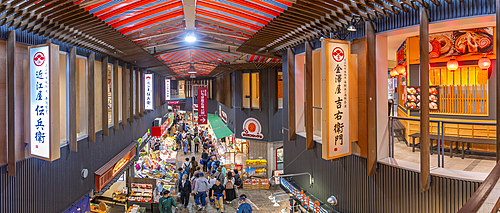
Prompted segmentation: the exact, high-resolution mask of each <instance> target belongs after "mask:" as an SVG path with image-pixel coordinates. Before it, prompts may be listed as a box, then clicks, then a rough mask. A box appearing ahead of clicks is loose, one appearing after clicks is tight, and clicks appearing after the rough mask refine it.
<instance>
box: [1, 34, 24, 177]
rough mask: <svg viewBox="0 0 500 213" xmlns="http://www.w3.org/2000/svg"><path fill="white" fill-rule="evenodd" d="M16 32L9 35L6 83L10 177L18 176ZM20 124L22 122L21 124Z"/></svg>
mask: <svg viewBox="0 0 500 213" xmlns="http://www.w3.org/2000/svg"><path fill="white" fill-rule="evenodd" d="M16 56H17V55H16V31H9V32H8V33H7V70H6V74H7V77H6V79H7V82H6V91H7V92H6V93H7V95H6V96H5V97H6V100H5V101H6V102H7V120H5V122H7V161H8V163H9V165H8V172H9V175H10V176H14V177H15V176H16V132H15V128H16V127H17V125H16V123H18V122H16V120H17V119H16V118H15V109H16V104H15V97H16V85H15V82H16V76H17V73H16V66H15V61H16ZM19 123H20V122H19Z"/></svg>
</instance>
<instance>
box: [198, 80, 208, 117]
mask: <svg viewBox="0 0 500 213" xmlns="http://www.w3.org/2000/svg"><path fill="white" fill-rule="evenodd" d="M207 123H208V117H207V88H206V87H198V124H207Z"/></svg>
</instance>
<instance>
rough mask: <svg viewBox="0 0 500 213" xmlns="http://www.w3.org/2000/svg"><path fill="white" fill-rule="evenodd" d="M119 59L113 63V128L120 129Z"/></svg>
mask: <svg viewBox="0 0 500 213" xmlns="http://www.w3.org/2000/svg"><path fill="white" fill-rule="evenodd" d="M118 66H119V65H118V60H116V59H115V63H113V129H114V130H115V131H116V130H119V128H120V113H119V111H118V107H119V105H120V102H119V100H118Z"/></svg>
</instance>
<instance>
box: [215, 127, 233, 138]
mask: <svg viewBox="0 0 500 213" xmlns="http://www.w3.org/2000/svg"><path fill="white" fill-rule="evenodd" d="M214 134H215V137H216V138H217V139H221V138H223V137H227V136H230V135H232V134H233V132H231V130H230V129H229V128H227V126H223V127H220V128H217V129H214Z"/></svg>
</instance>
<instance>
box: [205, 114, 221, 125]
mask: <svg viewBox="0 0 500 213" xmlns="http://www.w3.org/2000/svg"><path fill="white" fill-rule="evenodd" d="M207 117H208V122H210V123H212V122H214V121H217V120H220V118H219V116H217V115H215V114H211V113H208V115H207Z"/></svg>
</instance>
